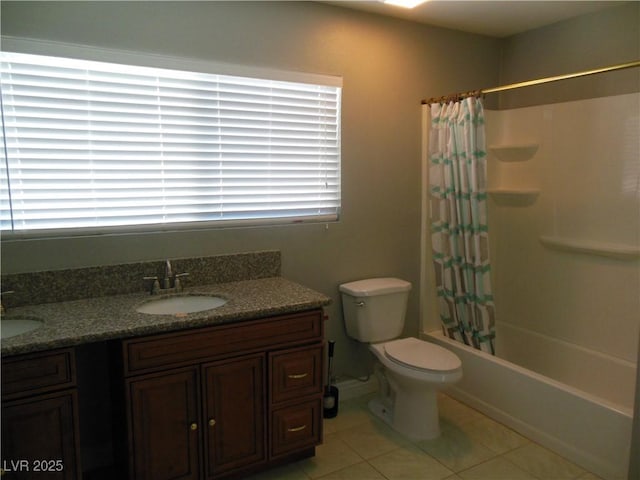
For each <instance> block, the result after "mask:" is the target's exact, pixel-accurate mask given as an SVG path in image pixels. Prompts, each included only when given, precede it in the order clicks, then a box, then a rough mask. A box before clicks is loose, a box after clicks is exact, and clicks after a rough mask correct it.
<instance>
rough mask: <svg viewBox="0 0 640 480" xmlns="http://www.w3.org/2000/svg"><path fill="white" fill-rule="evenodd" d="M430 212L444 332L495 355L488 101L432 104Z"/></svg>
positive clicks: (468, 99) (466, 99) (465, 100)
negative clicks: (485, 105) (486, 131)
mask: <svg viewBox="0 0 640 480" xmlns="http://www.w3.org/2000/svg"><path fill="white" fill-rule="evenodd" d="M430 111H431V128H430V133H429V148H428V155H429V163H428V165H429V170H428V172H429V174H428V178H429V214H430V221H431V245H432V250H433V264H434V267H435V273H436V288H437V295H438V303H439V305H438V309H439V313H440V319H441V322H442V328H443V331H444V333H445V334H446V335H447V336H449V337H451V338H453V339H455V340H458V341H460V342H463V343H465V344H467V345H471V346H473V347H475V348H477V349H479V350H482V351H484V352H487V353H491V354H495V350H494V337H495V312H494V304H493V297H492V294H491V281H490V278H489V277H490V264H489V236H488V228H487V206H486V199H487V194H486V150H485V134H484V112H483V106H482V99H479V98H474V97H468V98H465V99H463V100H461V101H458V102H450V103H448V104H444V105H442V104H438V103H434V104H431V105H430Z"/></svg>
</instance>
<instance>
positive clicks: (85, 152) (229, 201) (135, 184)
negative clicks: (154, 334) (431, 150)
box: [0, 52, 341, 236]
mask: <svg viewBox="0 0 640 480" xmlns="http://www.w3.org/2000/svg"><path fill="white" fill-rule="evenodd" d="M0 55H1V57H0V60H1V70H0V74H1V77H0V81H1V83H0V88H1V90H2V92H1V93H2V105H1V106H2V142H3V144H2V150H3V152H2V155H3V157H2V168H1V169H0V170H1V172H0V229H1V230H2V231H3V235H5V234H9V235H16V234H23V235H24V234H27V236H28V235H29V234H38V233H40V234H43V233H45V232H49V233H51V231H52V230H53V231H54V234H56V233H60V232H62V234H66V235H68V234H74V232H83V233H86V232H87V231H89V232H93V231H98V232H104V231H108V232H112V231H122V230H123V229H125V230H126V229H134V230H136V229H140V228H143V229H144V228H145V227H146V228H149V229H163V228H164V229H166V228H180V227H183V226H188V227H190V228H193V227H194V226H211V225H214V226H215V225H243V224H250V225H254V224H261V223H290V222H304V221H330V220H335V219H337V216H338V214H339V209H340V96H341V88H340V87H339V86H335V85H330V84H320V85H319V84H311V83H301V82H289V81H282V80H265V79H259V78H251V77H238V76H230V75H219V74H212V73H198V72H193V71H185V70H169V69H163V68H151V67H147V66H144V67H139V66H132V65H123V64H117V63H104V62H96V61H87V60H77V59H69V58H59V57H48V56H42V55H30V54H22V53H9V52H2V53H0Z"/></svg>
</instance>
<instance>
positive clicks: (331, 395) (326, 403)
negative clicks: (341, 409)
mask: <svg viewBox="0 0 640 480" xmlns="http://www.w3.org/2000/svg"><path fill="white" fill-rule="evenodd" d="M328 345H329V361H328V363H329V368H328V369H327V384H326V386H325V387H324V394H323V396H322V407H323V408H322V412H323V417H324V418H334V417H335V416H336V415H338V397H339V393H338V387H336V386H335V385H332V379H333V351H334V348H335V345H336V342H334V341H329V342H328Z"/></svg>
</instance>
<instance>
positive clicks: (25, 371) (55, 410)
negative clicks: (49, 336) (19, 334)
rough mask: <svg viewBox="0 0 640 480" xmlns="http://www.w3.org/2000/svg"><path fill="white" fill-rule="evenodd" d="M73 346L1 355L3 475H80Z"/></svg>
mask: <svg viewBox="0 0 640 480" xmlns="http://www.w3.org/2000/svg"><path fill="white" fill-rule="evenodd" d="M76 387H77V385H76V370H75V352H74V350H73V349H64V350H52V351H47V352H42V353H34V354H28V355H17V356H12V357H7V358H3V359H2V475H3V476H4V478H7V479H12V478H15V479H32V478H34V479H43V480H44V479H60V480H74V479H80V478H81V473H80V458H79V452H80V449H79V435H78V397H77V388H76Z"/></svg>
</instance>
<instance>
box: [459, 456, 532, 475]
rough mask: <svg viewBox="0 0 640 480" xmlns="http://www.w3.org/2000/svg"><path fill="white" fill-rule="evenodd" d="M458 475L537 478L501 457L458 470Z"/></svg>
mask: <svg viewBox="0 0 640 480" xmlns="http://www.w3.org/2000/svg"><path fill="white" fill-rule="evenodd" d="M458 475H459V476H460V478H462V479H463V480H538V479H536V477H534V476H533V475H531V474H529V473H527V472H525V471H524V470H521V469H520V468H518V467H516V466H515V465H514V464H513V463H511V462H510V461H508V460H505V459H504V458H501V457H498V458H494V459H491V460H489V461H487V462H484V463H481V464H480V465H476V466H475V467H472V468H470V469H468V470H464V471H463V472H459V473H458Z"/></svg>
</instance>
